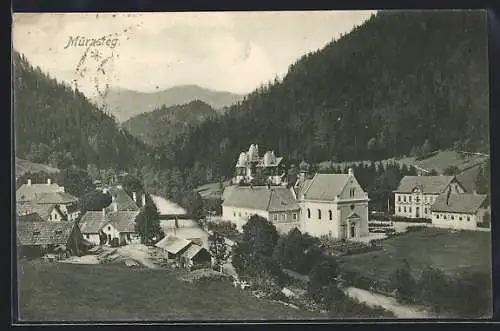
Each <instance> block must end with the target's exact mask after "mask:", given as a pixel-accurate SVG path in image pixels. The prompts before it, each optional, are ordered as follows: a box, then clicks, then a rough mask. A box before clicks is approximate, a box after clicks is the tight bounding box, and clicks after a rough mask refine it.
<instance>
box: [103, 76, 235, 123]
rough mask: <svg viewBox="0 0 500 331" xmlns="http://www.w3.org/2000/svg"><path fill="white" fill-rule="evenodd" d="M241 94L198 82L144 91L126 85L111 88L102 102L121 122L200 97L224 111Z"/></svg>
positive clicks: (218, 109)
mask: <svg viewBox="0 0 500 331" xmlns="http://www.w3.org/2000/svg"><path fill="white" fill-rule="evenodd" d="M241 99H242V96H241V95H239V94H234V93H230V92H224V91H213V90H210V89H206V88H202V87H200V86H197V85H181V86H174V87H171V88H168V89H166V90H162V91H157V92H154V93H142V92H137V91H131V90H127V89H123V88H111V89H109V91H108V92H107V93H106V95H105V97H104V98H103V99H102V100H99V103H101V102H103V103H104V104H106V106H107V107H108V109H109V110H110V112H111V113H112V114H113V115H115V116H116V118H117V120H118V121H120V122H125V121H127V120H128V119H130V118H131V117H133V116H136V115H139V114H142V113H145V112H150V111H152V110H154V109H156V108H159V107H162V106H166V107H172V106H175V105H182V104H185V103H189V102H191V101H195V100H201V101H203V102H205V103H207V104H209V105H210V106H211V107H213V108H214V109H215V110H217V111H218V112H219V113H224V111H225V107H227V106H230V105H232V104H233V103H235V102H236V101H238V100H241Z"/></svg>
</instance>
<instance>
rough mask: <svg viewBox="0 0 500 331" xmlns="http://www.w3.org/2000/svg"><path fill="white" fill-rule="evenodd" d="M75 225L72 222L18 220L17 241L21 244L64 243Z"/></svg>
mask: <svg viewBox="0 0 500 331" xmlns="http://www.w3.org/2000/svg"><path fill="white" fill-rule="evenodd" d="M75 226H76V224H75V223H73V222H20V223H18V224H17V235H18V241H19V244H21V245H23V246H36V245H65V244H67V243H68V241H69V239H70V237H71V233H72V231H73V229H74V227H75Z"/></svg>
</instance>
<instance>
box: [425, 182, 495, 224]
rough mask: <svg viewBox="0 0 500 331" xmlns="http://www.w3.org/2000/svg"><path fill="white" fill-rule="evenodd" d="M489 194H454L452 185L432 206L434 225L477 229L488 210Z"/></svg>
mask: <svg viewBox="0 0 500 331" xmlns="http://www.w3.org/2000/svg"><path fill="white" fill-rule="evenodd" d="M486 198H487V196H486V195H483V194H471V193H462V194H453V193H452V190H451V187H450V188H449V189H448V191H447V193H446V194H442V195H440V196H439V197H438V198H437V200H436V202H435V203H434V204H433V205H432V206H431V214H432V216H431V219H432V225H433V226H436V227H440V228H449V229H460V230H475V229H477V228H478V224H480V223H483V216H484V214H485V213H486V212H487V199H486Z"/></svg>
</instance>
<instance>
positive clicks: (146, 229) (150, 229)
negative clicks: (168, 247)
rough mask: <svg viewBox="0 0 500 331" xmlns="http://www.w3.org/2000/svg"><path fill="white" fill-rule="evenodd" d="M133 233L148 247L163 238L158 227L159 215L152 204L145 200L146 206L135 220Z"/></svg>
mask: <svg viewBox="0 0 500 331" xmlns="http://www.w3.org/2000/svg"><path fill="white" fill-rule="evenodd" d="M134 229H135V231H136V232H137V233H138V234H139V236H140V237H141V242H142V243H143V244H146V245H150V244H152V243H154V242H155V241H158V240H160V239H161V238H163V237H164V236H165V233H164V232H163V230H162V228H161V227H160V215H159V213H158V210H157V209H156V206H155V204H154V203H152V202H151V201H150V199H148V200H146V205H145V206H143V207H142V209H141V211H140V212H139V214H138V215H137V216H136V218H135V225H134Z"/></svg>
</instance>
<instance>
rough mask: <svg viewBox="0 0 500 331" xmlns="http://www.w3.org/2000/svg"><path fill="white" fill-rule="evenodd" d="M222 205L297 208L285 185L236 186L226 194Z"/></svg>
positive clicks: (278, 208) (274, 210)
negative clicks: (269, 186)
mask: <svg viewBox="0 0 500 331" xmlns="http://www.w3.org/2000/svg"><path fill="white" fill-rule="evenodd" d="M223 205H224V206H230V207H239V208H248V209H255V210H266V211H270V212H277V211H291V210H297V209H299V205H298V204H297V202H296V200H295V198H294V197H293V194H292V192H291V191H290V190H289V189H288V188H285V187H271V188H267V187H249V186H240V187H238V186H236V187H235V188H234V189H233V190H232V191H231V192H230V194H228V196H227V197H226V199H225V200H224V202H223Z"/></svg>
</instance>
